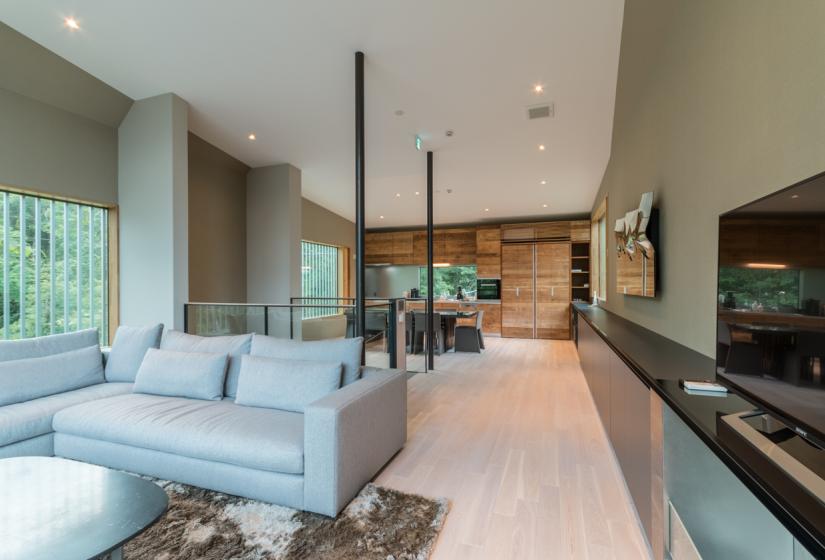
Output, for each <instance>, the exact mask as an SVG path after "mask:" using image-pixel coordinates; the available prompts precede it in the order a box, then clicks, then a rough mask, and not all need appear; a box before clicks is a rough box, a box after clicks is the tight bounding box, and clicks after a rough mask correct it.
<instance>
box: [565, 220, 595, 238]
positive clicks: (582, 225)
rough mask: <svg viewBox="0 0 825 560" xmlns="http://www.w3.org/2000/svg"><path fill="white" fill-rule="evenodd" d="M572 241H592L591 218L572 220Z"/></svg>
mask: <svg viewBox="0 0 825 560" xmlns="http://www.w3.org/2000/svg"><path fill="white" fill-rule="evenodd" d="M570 241H572V242H574V243H585V242H588V241H590V220H576V221H574V222H570Z"/></svg>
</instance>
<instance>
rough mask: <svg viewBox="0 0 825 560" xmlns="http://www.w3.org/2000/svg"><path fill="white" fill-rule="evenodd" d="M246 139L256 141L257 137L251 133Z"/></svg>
mask: <svg viewBox="0 0 825 560" xmlns="http://www.w3.org/2000/svg"><path fill="white" fill-rule="evenodd" d="M247 138H249V139H250V140H255V139H256V138H258V137H257V136H255V133H254V132H252V133H250V134H249V136H247Z"/></svg>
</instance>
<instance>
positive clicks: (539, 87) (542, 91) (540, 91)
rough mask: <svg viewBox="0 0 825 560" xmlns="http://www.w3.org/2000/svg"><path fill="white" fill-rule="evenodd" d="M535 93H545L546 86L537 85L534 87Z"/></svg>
mask: <svg viewBox="0 0 825 560" xmlns="http://www.w3.org/2000/svg"><path fill="white" fill-rule="evenodd" d="M533 91H535V92H536V93H544V86H543V85H541V84H536V85H535V86H533Z"/></svg>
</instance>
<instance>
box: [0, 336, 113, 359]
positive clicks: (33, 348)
mask: <svg viewBox="0 0 825 560" xmlns="http://www.w3.org/2000/svg"><path fill="white" fill-rule="evenodd" d="M99 343H100V338H99V337H98V334H97V329H86V330H83V331H77V332H70V333H65V334H53V335H49V336H40V337H38V338H24V339H23V340H0V362H10V361H12V360H23V359H26V358H42V357H43V356H53V355H54V354H62V353H63V352H71V351H72V350H80V349H81V348H89V347H90V346H97V345H98V344H99ZM101 360H102V358H101Z"/></svg>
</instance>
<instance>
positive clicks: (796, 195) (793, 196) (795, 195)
mask: <svg viewBox="0 0 825 560" xmlns="http://www.w3.org/2000/svg"><path fill="white" fill-rule="evenodd" d="M791 198H799V195H798V194H792V195H791Z"/></svg>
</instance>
